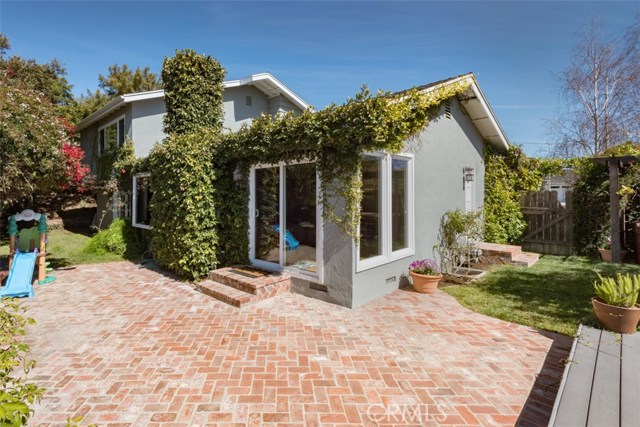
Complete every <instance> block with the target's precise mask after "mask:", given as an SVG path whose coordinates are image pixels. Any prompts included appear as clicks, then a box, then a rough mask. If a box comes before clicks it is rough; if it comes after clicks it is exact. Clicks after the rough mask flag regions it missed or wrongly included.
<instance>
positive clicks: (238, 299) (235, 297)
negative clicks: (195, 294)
mask: <svg viewBox="0 0 640 427" xmlns="http://www.w3.org/2000/svg"><path fill="white" fill-rule="evenodd" d="M195 287H196V289H197V290H199V291H200V292H202V293H203V294H205V295H209V296H210V297H213V298H215V299H217V300H218V301H222V302H224V303H227V304H229V305H232V306H234V307H243V306H245V305H247V304H250V303H252V302H255V301H253V300H254V299H255V297H256V295H254V294H250V293H247V292H244V291H241V290H240V289H236V288H232V287H230V286H227V285H224V284H222V283H218V282H215V281H213V280H203V281H201V282H198V283H195Z"/></svg>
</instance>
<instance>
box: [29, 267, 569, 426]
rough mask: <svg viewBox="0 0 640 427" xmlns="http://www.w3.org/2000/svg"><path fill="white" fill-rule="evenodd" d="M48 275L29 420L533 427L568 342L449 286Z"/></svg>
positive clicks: (40, 292) (35, 308)
mask: <svg viewBox="0 0 640 427" xmlns="http://www.w3.org/2000/svg"><path fill="white" fill-rule="evenodd" d="M55 275H56V276H57V278H58V280H57V281H56V282H54V283H51V284H48V285H45V286H38V287H37V289H36V297H35V298H34V299H33V300H31V301H26V304H27V305H28V306H29V307H30V310H29V315H30V316H31V317H34V318H36V319H37V321H38V323H37V325H36V326H34V327H32V328H31V330H30V332H29V342H30V344H31V345H32V356H33V357H34V358H35V359H36V360H37V361H38V367H37V368H36V369H35V370H34V371H33V379H34V380H36V381H37V382H38V384H39V385H41V386H43V387H45V388H46V389H47V392H46V394H45V398H44V400H43V401H42V402H41V403H40V404H39V405H38V406H37V407H36V414H35V416H34V418H33V419H32V421H33V422H32V423H31V425H42V426H48V425H52V426H53V425H56V426H57V425H61V426H63V425H64V421H65V419H66V418H67V417H70V416H77V415H84V416H85V420H84V421H83V425H86V424H89V423H97V424H99V425H100V426H160V425H163V426H185V427H187V426H204V425H210V426H256V427H258V426H346V425H351V426H356V425H366V426H376V425H389V426H404V425H427V426H432V425H433V426H435V425H485V426H501V425H514V424H516V423H518V424H521V425H540V422H541V420H543V421H544V419H545V417H547V418H548V415H549V413H550V410H551V405H552V403H553V400H554V398H555V389H556V388H557V382H558V380H559V378H558V376H559V374H560V372H561V369H562V367H561V364H559V363H558V360H559V359H561V358H562V357H566V354H568V349H569V347H570V345H571V340H570V339H569V338H567V337H559V336H556V335H552V334H547V333H544V334H542V333H540V332H538V331H536V330H533V329H531V328H527V327H522V326H518V325H514V324H510V323H506V322H502V321H499V320H496V319H491V318H488V317H485V316H482V315H479V314H476V313H473V312H471V311H469V310H466V309H464V308H462V307H460V305H459V304H458V303H457V302H456V301H455V300H454V299H453V298H451V297H450V296H449V295H447V294H445V293H443V292H438V293H437V294H436V295H431V296H429V295H422V294H418V293H415V292H412V291H410V290H398V291H396V292H394V293H393V294H391V295H388V296H386V297H384V298H380V299H378V300H376V301H374V302H372V303H369V304H366V305H365V306H363V307H360V308H357V309H355V310H349V309H345V308H341V307H337V306H334V305H330V304H327V303H324V302H321V301H317V300H313V299H309V298H306V297H303V296H300V295H295V294H284V295H280V296H277V297H275V298H273V299H270V300H267V301H263V302H259V303H257V304H255V305H252V306H248V307H246V308H242V309H237V308H234V307H230V306H229V305H226V304H224V303H221V302H218V301H216V300H214V299H213V298H210V297H208V296H206V295H204V294H201V293H199V292H197V291H195V290H194V289H193V286H191V285H189V284H185V283H181V282H177V281H174V280H173V279H172V278H171V277H168V276H165V275H163V274H161V273H159V272H156V271H152V270H148V269H144V268H139V267H138V266H136V265H134V264H130V263H111V264H102V265H87V266H80V267H77V268H72V269H68V270H65V271H58V272H56V273H55ZM552 344H553V349H552V351H551V352H549V350H550V348H552ZM548 354H549V357H547V355H548ZM545 359H547V360H546V365H545V368H544V369H542V367H543V363H544V362H545ZM541 369H542V375H540V376H538V374H539V373H540V372H541ZM534 383H535V385H534ZM525 402H526V406H525ZM523 406H525V407H526V410H525V411H524V412H523V413H522V415H521V412H522V409H523ZM519 417H520V418H519Z"/></svg>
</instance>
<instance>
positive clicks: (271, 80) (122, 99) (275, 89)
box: [77, 73, 310, 131]
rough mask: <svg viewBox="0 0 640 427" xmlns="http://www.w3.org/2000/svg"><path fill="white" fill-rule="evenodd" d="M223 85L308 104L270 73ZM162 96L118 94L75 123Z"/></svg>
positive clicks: (80, 125)
mask: <svg viewBox="0 0 640 427" xmlns="http://www.w3.org/2000/svg"><path fill="white" fill-rule="evenodd" d="M223 85H224V88H225V89H227V88H233V87H240V86H255V87H256V88H257V89H259V90H260V91H262V92H263V93H264V94H265V95H267V97H269V98H273V97H275V96H278V95H282V96H284V97H285V98H286V99H288V100H289V101H290V102H291V103H292V104H293V105H295V106H296V107H298V108H300V109H301V110H306V109H307V108H309V106H310V105H309V104H308V103H307V102H305V101H304V100H303V99H302V98H300V97H299V96H298V95H296V94H295V93H294V92H293V91H292V90H291V89H289V88H288V87H287V86H285V85H284V84H283V83H282V82H281V81H280V80H278V79H276V78H275V77H274V76H272V75H271V74H270V73H259V74H252V75H250V76H247V77H244V78H242V79H239V80H227V81H225V82H223ZM163 97H164V90H162V89H160V90H152V91H148V92H136V93H127V94H124V95H120V96H118V97H116V98H115V99H113V100H112V101H110V102H109V103H107V104H106V105H105V106H104V107H102V108H100V109H99V110H96V111H94V112H93V113H91V114H89V115H88V116H87V117H85V118H84V119H82V120H81V121H80V123H78V125H77V130H78V131H81V130H82V129H84V128H86V127H87V126H89V125H91V124H92V123H95V122H96V121H98V120H100V119H102V118H103V117H105V116H107V115H108V114H110V113H112V112H113V111H115V110H117V109H118V108H120V107H123V106H124V105H126V104H129V103H131V102H135V101H142V100H146V99H154V98H163Z"/></svg>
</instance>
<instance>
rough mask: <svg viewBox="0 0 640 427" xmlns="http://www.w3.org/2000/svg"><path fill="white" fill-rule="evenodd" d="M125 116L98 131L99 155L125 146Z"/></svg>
mask: <svg viewBox="0 0 640 427" xmlns="http://www.w3.org/2000/svg"><path fill="white" fill-rule="evenodd" d="M124 141H125V132H124V116H122V117H119V118H118V119H116V120H114V121H112V122H110V123H108V124H106V125H105V126H103V127H101V128H100V129H99V130H98V155H100V156H101V155H103V154H104V153H105V152H106V151H112V150H115V149H117V148H119V147H122V145H124Z"/></svg>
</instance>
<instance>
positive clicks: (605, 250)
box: [598, 237, 627, 262]
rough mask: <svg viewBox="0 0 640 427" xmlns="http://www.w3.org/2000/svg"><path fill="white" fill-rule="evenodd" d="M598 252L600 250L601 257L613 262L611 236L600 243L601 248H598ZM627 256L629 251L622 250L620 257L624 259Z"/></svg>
mask: <svg viewBox="0 0 640 427" xmlns="http://www.w3.org/2000/svg"><path fill="white" fill-rule="evenodd" d="M598 252H600V257H601V258H602V260H603V261H606V262H611V237H607V238H605V239H604V241H603V243H602V244H600V248H598ZM626 256H627V251H625V250H622V249H621V250H620V259H621V260H623V261H624V259H625V257H626Z"/></svg>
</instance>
